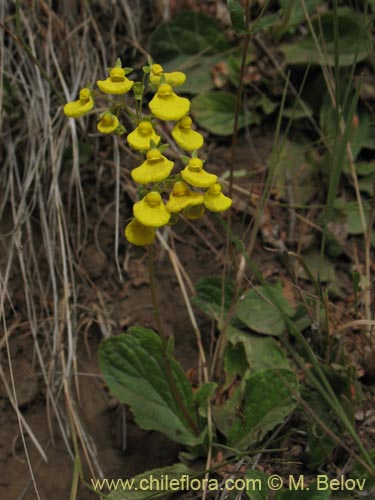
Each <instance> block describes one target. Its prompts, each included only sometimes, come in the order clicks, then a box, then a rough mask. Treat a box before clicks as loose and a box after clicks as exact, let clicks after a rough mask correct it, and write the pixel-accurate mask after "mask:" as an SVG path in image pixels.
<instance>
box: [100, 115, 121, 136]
mask: <svg viewBox="0 0 375 500" xmlns="http://www.w3.org/2000/svg"><path fill="white" fill-rule="evenodd" d="M119 125H120V123H119V120H118V118H117V116H115V115H113V114H112V113H111V112H110V111H106V112H105V113H103V114H102V115H101V117H100V120H99V121H98V125H97V129H98V131H99V132H100V133H102V134H112V132H114V131H115V130H116V129H117V127H118V126H119Z"/></svg>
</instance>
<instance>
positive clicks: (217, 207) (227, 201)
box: [203, 183, 232, 212]
mask: <svg viewBox="0 0 375 500" xmlns="http://www.w3.org/2000/svg"><path fill="white" fill-rule="evenodd" d="M203 203H204V206H205V207H206V208H208V210H211V212H224V210H228V208H229V207H230V206H231V205H232V200H231V198H229V197H228V196H225V195H224V194H223V193H222V192H221V185H220V184H218V183H216V184H214V185H213V186H211V187H210V188H209V189H208V190H207V191H206V193H205V195H204V200H203Z"/></svg>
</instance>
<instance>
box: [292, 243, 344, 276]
mask: <svg viewBox="0 0 375 500" xmlns="http://www.w3.org/2000/svg"><path fill="white" fill-rule="evenodd" d="M302 260H303V262H304V264H305V265H306V266H307V267H308V269H309V271H310V272H311V275H312V277H313V279H318V278H319V281H320V282H321V283H325V282H327V281H335V279H336V274H335V266H334V265H333V264H332V262H331V261H330V260H329V259H328V258H327V257H326V256H323V258H321V256H320V251H319V250H318V249H316V248H312V249H310V250H309V251H307V252H306V253H304V254H303V255H302ZM295 272H296V275H297V276H298V277H300V278H302V279H305V280H310V276H308V275H307V274H306V272H305V270H304V269H303V268H302V266H301V267H300V266H299V264H297V268H296V270H295Z"/></svg>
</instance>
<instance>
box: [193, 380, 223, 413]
mask: <svg viewBox="0 0 375 500" xmlns="http://www.w3.org/2000/svg"><path fill="white" fill-rule="evenodd" d="M216 388H217V383H216V382H206V383H205V384H202V385H201V386H200V387H198V389H197V390H196V391H195V392H194V395H193V397H194V404H195V405H196V406H197V407H198V412H199V414H200V415H201V417H206V416H207V403H208V401H209V400H210V399H211V398H212V397H213V395H214V394H215V391H216Z"/></svg>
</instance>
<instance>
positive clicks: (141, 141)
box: [127, 121, 160, 151]
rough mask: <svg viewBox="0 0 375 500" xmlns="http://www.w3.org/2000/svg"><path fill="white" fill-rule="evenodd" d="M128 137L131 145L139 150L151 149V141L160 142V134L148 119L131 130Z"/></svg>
mask: <svg viewBox="0 0 375 500" xmlns="http://www.w3.org/2000/svg"><path fill="white" fill-rule="evenodd" d="M127 139H128V143H129V144H130V146H131V147H132V148H133V149H136V150H137V151H145V150H147V149H150V141H154V143H155V144H156V145H158V144H159V142H160V136H158V135H157V134H156V132H155V130H154V128H153V126H152V125H151V123H150V122H147V121H142V122H140V123H139V124H138V127H136V128H135V129H134V130H133V132H130V134H129V135H128V137H127Z"/></svg>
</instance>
